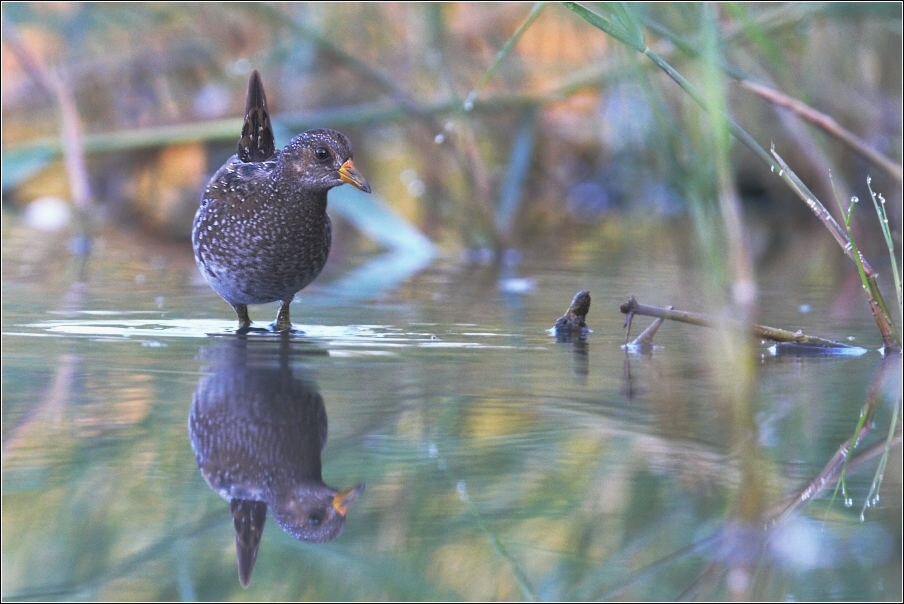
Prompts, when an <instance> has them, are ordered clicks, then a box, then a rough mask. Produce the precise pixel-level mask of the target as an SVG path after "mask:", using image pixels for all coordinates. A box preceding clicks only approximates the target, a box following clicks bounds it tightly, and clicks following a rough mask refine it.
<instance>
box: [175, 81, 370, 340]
mask: <svg viewBox="0 0 904 604" xmlns="http://www.w3.org/2000/svg"><path fill="white" fill-rule="evenodd" d="M238 147H239V149H238V153H237V154H236V155H234V156H232V157H231V158H230V159H229V161H227V162H226V163H225V164H224V165H223V166H222V167H221V168H220V169H219V170H217V172H216V173H215V174H214V175H213V177H211V179H210V181H209V182H208V184H207V188H206V189H205V191H204V194H203V196H202V198H201V206H200V207H199V208H198V212H197V214H196V215H195V221H194V226H193V228H192V246H193V248H194V252H195V260H196V261H197V264H198V268H199V269H200V270H201V273H202V274H203V275H204V277H205V279H207V282H208V283H209V284H210V286H211V287H212V288H213V289H214V291H216V292H217V293H218V294H219V295H220V296H221V297H222V298H223V299H224V300H226V301H227V302H229V303H230V304H231V305H232V306H233V308H234V309H235V311H236V314H237V315H238V318H239V328H240V329H248V328H249V327H250V323H251V322H250V319H249V318H248V309H247V305H248V304H265V303H268V302H276V301H281V302H282V304H281V306H280V310H279V313H278V315H277V319H276V322H275V323H274V328H275V329H277V330H279V331H285V330H288V329H290V328H291V322H290V320H289V304H290V303H291V301H292V299H293V298H294V297H295V294H296V293H297V292H299V291H300V290H302V289H303V288H304V287H306V286H307V285H308V284H309V283H311V282H312V281H313V280H314V279H315V278H316V277H317V275H319V274H320V271H321V270H323V267H324V265H325V264H326V259H327V256H328V255H329V251H330V243H331V232H332V231H331V226H330V218H329V216H328V215H327V213H326V202H327V192H328V191H329V190H330V189H331V188H333V187H336V186H338V185H341V184H343V183H349V184H352V185H353V186H355V187H357V188H359V189H361V190H363V191H367V192H370V186H369V185H368V184H367V181H366V180H365V179H364V178H363V177H362V176H361V174H360V173H359V172H358V171H357V170H356V169H355V166H354V163H353V162H352V149H351V143H350V142H349V140H348V138H346V137H345V135H343V134H342V133H340V132H337V131H335V130H328V129H317V130H308V131H307V132H304V133H302V134H299V135H298V136H296V137H295V138H294V139H292V141H291V142H290V143H289V144H288V145H287V146H286V147H285V149H283V150H281V151H277V150H276V149H275V146H274V144H273V130H272V128H271V126H270V117H269V114H268V112H267V102H266V97H265V95H264V90H263V86H262V84H261V81H260V76H259V75H258V73H257V71H255V72H254V73H252V75H251V80H250V82H249V84H248V100H247V103H246V108H245V123H244V126H243V128H242V136H241V138H240V140H239V145H238Z"/></svg>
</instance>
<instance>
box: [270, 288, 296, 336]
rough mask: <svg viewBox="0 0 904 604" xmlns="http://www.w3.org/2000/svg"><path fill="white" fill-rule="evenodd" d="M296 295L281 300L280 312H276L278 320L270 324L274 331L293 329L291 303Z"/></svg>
mask: <svg viewBox="0 0 904 604" xmlns="http://www.w3.org/2000/svg"><path fill="white" fill-rule="evenodd" d="M294 297H295V296H291V297H289V298H286V299H285V300H283V301H282V302H280V304H279V312H278V313H276V321H274V322H273V323H272V324H271V325H270V326H271V327H272V328H273V331H290V330H291V329H292V321H291V319H289V304H291V303H292V298H294Z"/></svg>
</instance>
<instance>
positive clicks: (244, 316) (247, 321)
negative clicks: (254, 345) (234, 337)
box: [232, 304, 251, 332]
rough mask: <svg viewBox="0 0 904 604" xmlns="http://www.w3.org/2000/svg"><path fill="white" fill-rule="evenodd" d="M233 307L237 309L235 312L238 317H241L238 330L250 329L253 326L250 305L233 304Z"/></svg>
mask: <svg viewBox="0 0 904 604" xmlns="http://www.w3.org/2000/svg"><path fill="white" fill-rule="evenodd" d="M232 308H234V309H235V314H236V315H238V318H239V328H238V331H240V332H244V331H248V330H249V329H250V328H251V318H250V317H249V316H248V305H247V304H233V305H232Z"/></svg>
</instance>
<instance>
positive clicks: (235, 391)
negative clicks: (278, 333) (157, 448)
mask: <svg viewBox="0 0 904 604" xmlns="http://www.w3.org/2000/svg"><path fill="white" fill-rule="evenodd" d="M274 339H275V338H251V340H255V341H249V339H248V338H247V337H246V336H239V337H237V338H234V339H228V340H225V341H224V342H223V344H222V345H221V346H218V347H205V348H203V349H202V352H201V354H202V357H205V360H208V361H210V362H211V364H212V366H211V367H208V368H207V369H208V370H209V371H211V373H208V374H206V375H205V376H204V377H202V378H201V380H200V381H199V382H198V387H197V389H196V390H195V395H194V398H193V399H192V405H191V412H190V415H189V418H188V431H189V437H190V439H191V445H192V449H193V450H194V452H195V459H196V460H197V463H198V469H199V470H200V471H201V475H202V476H203V477H204V480H206V481H207V484H208V485H209V486H210V488H211V489H213V490H214V491H216V492H217V493H219V494H220V496H221V497H223V498H224V499H225V500H227V501H229V505H230V509H231V510H232V517H233V523H234V525H235V547H236V558H237V561H238V569H239V581H240V582H241V584H242V586H244V587H247V586H248V583H249V582H250V580H251V573H252V571H253V570H254V563H255V561H256V559H257V551H258V547H259V546H260V541H261V536H262V535H263V530H264V522H265V521H266V517H267V509H268V508H269V510H270V512H271V513H272V514H273V518H274V519H275V520H276V522H277V524H279V526H280V527H282V529H283V530H284V531H286V532H287V533H289V534H290V535H292V536H293V537H295V538H296V539H300V540H302V541H311V542H315V543H323V542H326V541H329V540H331V539H335V538H336V537H338V536H339V534H340V533H342V529H343V528H344V527H345V517H346V514H347V513H348V509H349V507H350V506H351V505H352V504H353V503H354V502H355V500H356V499H357V497H358V495H360V493H361V491H363V490H364V485H358V486H356V487H352V488H350V489H346V490H344V491H337V490H336V489H334V488H332V487H330V486H327V485H326V484H324V483H323V479H322V478H321V474H320V469H321V462H320V452H321V451H322V450H323V447H324V445H325V444H326V435H327V419H326V409H325V407H324V404H323V397H321V396H320V391H319V389H318V387H317V385H316V383H314V382H313V381H312V380H311V379H309V378H307V377H306V376H304V375H296V373H295V372H293V370H292V368H291V366H290V362H289V361H290V356H293V355H298V354H310V353H311V351H310V350H299V349H298V348H297V347H296V348H295V349H294V350H293V348H292V346H291V345H290V343H291V339H290V338H288V337H280V338H279V341H278V342H274Z"/></svg>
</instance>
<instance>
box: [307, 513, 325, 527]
mask: <svg viewBox="0 0 904 604" xmlns="http://www.w3.org/2000/svg"><path fill="white" fill-rule="evenodd" d="M322 522H323V514H321V513H320V512H314V513H313V514H311V515H310V516H308V524H310V525H311V526H320V523H322Z"/></svg>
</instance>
